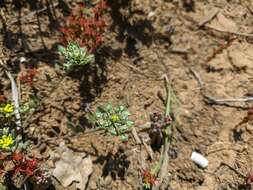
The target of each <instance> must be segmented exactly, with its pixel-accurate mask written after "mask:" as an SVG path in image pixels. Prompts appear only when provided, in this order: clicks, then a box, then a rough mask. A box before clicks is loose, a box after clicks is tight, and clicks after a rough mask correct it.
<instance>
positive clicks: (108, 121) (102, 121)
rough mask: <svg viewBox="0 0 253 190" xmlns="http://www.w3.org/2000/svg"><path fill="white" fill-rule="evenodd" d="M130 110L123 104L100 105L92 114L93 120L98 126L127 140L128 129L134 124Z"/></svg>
mask: <svg viewBox="0 0 253 190" xmlns="http://www.w3.org/2000/svg"><path fill="white" fill-rule="evenodd" d="M129 116H130V113H129V111H128V110H127V109H126V108H125V107H124V106H122V105H120V106H116V107H113V106H112V105H111V104H107V105H106V106H104V107H98V108H97V111H96V112H95V113H94V114H93V115H92V116H91V121H92V122H93V123H95V124H96V125H97V127H99V128H102V129H105V130H106V131H108V132H110V133H111V134H112V135H115V136H119V137H120V138H121V140H122V141H127V140H128V136H127V134H126V132H127V130H128V129H130V128H131V127H132V125H133V123H134V122H133V121H131V120H130V119H129Z"/></svg>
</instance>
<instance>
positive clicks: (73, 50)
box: [58, 42, 95, 72]
mask: <svg viewBox="0 0 253 190" xmlns="http://www.w3.org/2000/svg"><path fill="white" fill-rule="evenodd" d="M58 51H59V53H60V54H61V55H63V56H64V57H65V63H64V64H63V68H64V70H65V71H66V72H71V71H73V70H75V69H77V68H80V67H82V66H85V65H87V64H89V63H92V62H94V60H95V57H94V55H93V54H90V53H88V51H87V49H86V48H85V47H80V46H79V45H78V44H77V43H73V42H70V43H69V44H68V46H67V47H66V48H65V47H63V46H59V48H58Z"/></svg>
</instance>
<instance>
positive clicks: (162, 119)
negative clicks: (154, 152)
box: [150, 112, 172, 147]
mask: <svg viewBox="0 0 253 190" xmlns="http://www.w3.org/2000/svg"><path fill="white" fill-rule="evenodd" d="M150 120H151V132H150V136H151V144H152V145H155V146H157V147H160V146H161V145H162V142H163V139H164V138H163V137H164V136H165V132H166V128H167V127H168V126H170V124H171V123H172V119H171V117H170V116H169V115H163V114H161V113H156V112H155V113H153V114H151V115H150Z"/></svg>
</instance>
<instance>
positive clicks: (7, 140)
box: [0, 135, 14, 150]
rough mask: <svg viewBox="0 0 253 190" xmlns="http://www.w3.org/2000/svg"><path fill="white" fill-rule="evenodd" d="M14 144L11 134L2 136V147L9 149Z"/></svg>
mask: <svg viewBox="0 0 253 190" xmlns="http://www.w3.org/2000/svg"><path fill="white" fill-rule="evenodd" d="M13 144H14V140H13V138H12V136H11V135H8V136H7V135H2V137H1V138H0V148H1V149H6V150H7V149H9V148H10V147H11V146H12V145H13Z"/></svg>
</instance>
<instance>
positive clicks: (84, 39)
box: [60, 0, 107, 52]
mask: <svg viewBox="0 0 253 190" xmlns="http://www.w3.org/2000/svg"><path fill="white" fill-rule="evenodd" d="M106 8H107V6H106V2H105V1H104V0H101V1H100V2H99V3H98V4H97V5H96V6H95V7H92V8H89V7H86V6H85V4H83V3H80V4H78V7H77V8H76V9H73V10H72V12H71V14H70V16H69V17H68V18H67V21H66V23H67V24H66V26H65V27H62V28H60V32H61V33H62V38H61V42H62V43H63V44H64V45H67V44H68V42H76V43H78V44H79V45H80V46H82V47H83V46H84V47H86V48H87V49H88V51H89V52H94V51H95V50H96V49H97V47H98V46H100V45H101V44H102V42H103V39H102V35H103V33H104V32H105V27H106V22H105V19H104V12H105V10H106Z"/></svg>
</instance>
